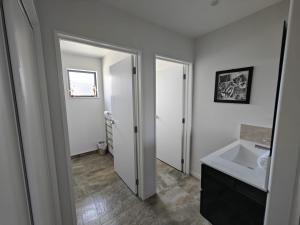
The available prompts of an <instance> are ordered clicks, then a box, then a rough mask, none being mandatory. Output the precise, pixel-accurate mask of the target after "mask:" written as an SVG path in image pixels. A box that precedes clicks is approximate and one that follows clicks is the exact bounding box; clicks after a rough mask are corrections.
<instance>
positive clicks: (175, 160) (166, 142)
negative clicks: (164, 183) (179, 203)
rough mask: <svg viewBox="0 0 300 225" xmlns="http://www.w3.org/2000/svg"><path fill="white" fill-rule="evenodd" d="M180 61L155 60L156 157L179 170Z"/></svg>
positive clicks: (182, 92)
mask: <svg viewBox="0 0 300 225" xmlns="http://www.w3.org/2000/svg"><path fill="white" fill-rule="evenodd" d="M183 68H184V66H183V64H180V63H174V62H168V61H164V60H156V157H157V158H158V159H159V160H161V161H163V162H165V163H167V164H169V165H171V166H173V167H174V168H176V169H178V170H182V163H181V160H182V135H183V123H182V122H183V121H182V120H183V104H184V98H183V96H184V80H183Z"/></svg>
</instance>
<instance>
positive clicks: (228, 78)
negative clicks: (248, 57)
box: [214, 67, 254, 104]
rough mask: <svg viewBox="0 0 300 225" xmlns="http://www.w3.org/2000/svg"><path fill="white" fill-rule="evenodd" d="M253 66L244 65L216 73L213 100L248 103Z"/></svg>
mask: <svg viewBox="0 0 300 225" xmlns="http://www.w3.org/2000/svg"><path fill="white" fill-rule="evenodd" d="M253 69H254V67H245V68H239V69H232V70H224V71H218V72H217V73H216V85H215V99H214V100H215V102H224V103H241V104H249V103H250V92H251V83H252V76H253Z"/></svg>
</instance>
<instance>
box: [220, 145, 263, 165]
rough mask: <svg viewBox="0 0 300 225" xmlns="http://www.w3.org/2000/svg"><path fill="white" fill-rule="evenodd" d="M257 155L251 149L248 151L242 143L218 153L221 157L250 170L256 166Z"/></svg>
mask: <svg viewBox="0 0 300 225" xmlns="http://www.w3.org/2000/svg"><path fill="white" fill-rule="evenodd" d="M259 156H260V155H259V154H255V153H254V152H253V151H250V150H249V149H247V148H245V147H244V146H243V145H238V146H235V147H234V148H232V149H230V150H228V151H226V152H224V153H223V154H221V155H220V157H221V158H223V159H226V160H229V161H232V162H234V163H237V164H239V165H241V166H244V167H247V168H249V169H252V170H253V169H255V168H257V167H258V163H257V160H258V158H259Z"/></svg>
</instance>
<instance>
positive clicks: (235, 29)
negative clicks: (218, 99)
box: [191, 3, 288, 177]
mask: <svg viewBox="0 0 300 225" xmlns="http://www.w3.org/2000/svg"><path fill="white" fill-rule="evenodd" d="M287 9H288V4H287V3H282V4H278V5H274V6H272V7H270V8H267V9H265V10H263V11H260V12H258V13H256V14H254V15H252V16H249V17H247V18H244V19H243V20H241V21H238V22H236V23H233V24H231V25H228V26H226V27H224V28H222V29H220V30H217V31H215V32H212V33H209V34H207V35H205V36H203V37H201V38H199V39H198V40H197V46H196V62H195V76H194V77H195V78H194V105H193V122H194V124H193V131H192V152H191V154H192V157H191V159H192V163H191V171H192V174H194V175H195V176H198V177H200V172H201V165H200V162H199V160H200V158H202V157H204V156H206V155H208V154H209V153H211V152H213V151H215V150H217V149H219V148H220V147H222V146H224V145H227V144H228V143H230V142H232V141H234V140H235V139H238V138H239V127H240V124H241V123H248V124H255V125H261V126H267V127H271V126H272V118H273V110H274V102H275V91H276V84H277V76H278V66H279V55H280V47H281V34H282V26H283V20H284V18H285V17H286V16H287ZM246 66H254V67H255V69H254V75H253V82H252V91H251V102H250V105H243V104H228V103H227V104H225V103H214V88H215V73H216V71H219V70H226V69H232V68H239V67H246Z"/></svg>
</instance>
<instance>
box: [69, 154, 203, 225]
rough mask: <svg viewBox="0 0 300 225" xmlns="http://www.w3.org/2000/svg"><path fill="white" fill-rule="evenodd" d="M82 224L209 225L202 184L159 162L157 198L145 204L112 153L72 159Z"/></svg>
mask: <svg viewBox="0 0 300 225" xmlns="http://www.w3.org/2000/svg"><path fill="white" fill-rule="evenodd" d="M72 170H73V186H74V193H75V199H76V212H77V220H78V225H102V224H103V225H209V223H208V222H207V221H206V220H205V219H204V218H203V217H202V216H201V215H200V213H199V202H200V194H199V192H200V181H199V180H197V179H195V178H193V177H191V176H186V175H184V174H182V173H181V172H179V171H177V170H176V169H174V168H172V167H170V166H168V165H167V164H165V163H163V162H161V161H159V160H157V195H156V196H154V197H152V198H150V199H148V200H146V201H141V200H140V199H139V198H137V197H136V196H135V195H134V194H133V193H132V192H131V191H130V190H129V189H128V188H127V186H126V185H125V184H124V183H123V181H122V180H121V179H120V178H119V176H118V175H117V174H116V173H115V172H114V169H113V158H112V156H111V155H110V154H107V155H105V156H100V155H98V154H96V153H95V154H91V155H86V156H83V157H80V158H76V159H72Z"/></svg>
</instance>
